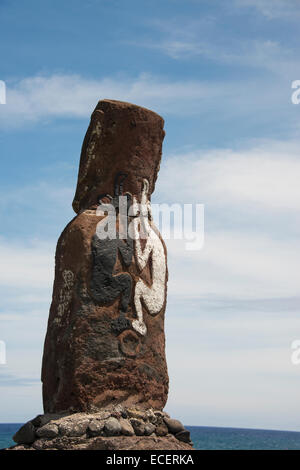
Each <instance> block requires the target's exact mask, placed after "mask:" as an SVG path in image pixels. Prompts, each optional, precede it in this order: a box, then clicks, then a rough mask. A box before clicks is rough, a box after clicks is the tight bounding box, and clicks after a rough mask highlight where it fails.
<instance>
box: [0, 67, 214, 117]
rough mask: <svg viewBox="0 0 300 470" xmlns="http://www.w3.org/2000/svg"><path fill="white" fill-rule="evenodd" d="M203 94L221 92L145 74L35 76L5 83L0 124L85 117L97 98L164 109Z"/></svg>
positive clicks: (0, 110) (212, 94) (206, 86)
mask: <svg viewBox="0 0 300 470" xmlns="http://www.w3.org/2000/svg"><path fill="white" fill-rule="evenodd" d="M207 94H209V96H215V97H217V96H221V94H222V92H221V90H219V91H218V90H216V89H215V88H214V86H213V84H209V83H202V82H199V81H193V80H190V81H171V82H170V81H168V80H163V79H159V78H158V77H153V76H150V75H147V74H142V75H140V76H139V77H137V78H133V79H130V78H128V77H124V76H123V77H115V78H102V79H99V80H92V79H85V78H83V77H80V76H78V75H52V76H48V77H46V76H36V77H29V78H26V79H24V80H21V81H19V82H16V83H15V84H9V83H8V84H7V104H6V105H5V106H2V107H1V109H0V123H1V124H2V126H5V125H18V124H22V123H24V122H27V121H29V122H30V121H36V120H39V119H42V118H46V117H72V118H82V117H88V116H90V114H91V112H92V110H93V109H94V107H95V105H96V103H97V101H98V100H100V99H104V98H113V99H116V100H122V101H130V102H136V103H139V104H140V105H144V106H153V107H156V106H158V107H159V108H162V107H165V108H164V109H166V107H167V105H169V104H170V103H171V104H172V102H174V100H175V98H177V97H180V102H181V104H182V103H183V102H184V101H185V100H187V101H188V103H190V102H191V101H192V100H195V99H196V100H200V99H205V97H206V96H207ZM173 104H174V103H173ZM179 108H180V103H177V107H176V109H177V110H178V109H179ZM171 112H172V106H171Z"/></svg>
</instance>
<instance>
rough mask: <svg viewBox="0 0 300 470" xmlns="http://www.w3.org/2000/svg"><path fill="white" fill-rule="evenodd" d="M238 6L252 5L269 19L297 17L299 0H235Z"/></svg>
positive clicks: (299, 13)
mask: <svg viewBox="0 0 300 470" xmlns="http://www.w3.org/2000/svg"><path fill="white" fill-rule="evenodd" d="M235 3H236V5H237V6H239V7H253V8H255V9H256V10H257V11H259V12H260V13H262V14H263V15H264V16H265V17H267V18H269V19H275V18H279V19H284V18H288V19H293V20H295V19H297V18H299V15H300V11H299V0H235Z"/></svg>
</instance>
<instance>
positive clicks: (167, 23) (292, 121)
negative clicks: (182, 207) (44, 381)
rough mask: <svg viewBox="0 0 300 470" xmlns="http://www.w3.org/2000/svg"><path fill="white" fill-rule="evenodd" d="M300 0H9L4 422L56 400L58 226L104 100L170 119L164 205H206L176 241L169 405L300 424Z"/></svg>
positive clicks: (1, 49)
mask: <svg viewBox="0 0 300 470" xmlns="http://www.w3.org/2000/svg"><path fill="white" fill-rule="evenodd" d="M299 19H300V2H299V0H228V1H226V2H224V1H222V0H184V1H183V0H149V1H147V0H139V1H137V0H127V1H126V2H125V1H123V0H86V1H85V2H82V1H78V0H72V1H71V0H60V1H58V0H51V1H50V0H44V1H43V2H40V1H38V0H27V2H20V1H16V0H0V55H1V57H2V60H1V64H0V80H3V81H5V84H6V90H7V96H6V101H7V103H6V104H0V155H1V172H0V216H1V218H0V227H1V230H0V259H1V268H0V299H1V300H0V340H2V341H5V343H6V348H7V364H6V365H0V396H1V400H0V422H24V421H25V420H28V419H31V418H32V417H34V416H35V415H37V414H38V413H41V412H42V400H41V383H40V368H41V356H42V350H43V342H44V337H45V333H46V326H47V319H48V312H49V306H50V302H51V295H52V285H53V277H54V253H55V246H56V242H57V238H58V237H59V235H60V233H61V231H62V230H63V229H64V227H65V225H66V224H67V223H68V222H69V221H70V220H71V218H73V216H74V212H73V211H72V208H71V203H72V200H73V196H74V192H75V187H76V181H77V171H78V163H79V156H80V149H81V144H82V140H83V137H84V134H85V132H86V129H87V127H88V124H89V117H90V114H91V112H92V111H93V109H94V107H95V105H96V103H97V101H98V100H99V99H103V98H110V99H116V100H124V101H130V102H133V103H135V104H138V105H141V106H146V107H148V108H150V109H152V110H154V111H156V112H157V113H159V114H161V115H162V116H163V118H164V119H165V130H166V137H165V140H164V145H163V159H162V165H161V170H160V173H159V177H158V181H157V186H156V191H155V193H154V195H153V198H152V200H153V202H156V203H158V202H166V203H194V204H196V203H198V204H204V207H205V242H204V247H203V249H202V250H199V251H193V252H189V251H187V250H186V249H185V243H184V241H182V240H168V241H167V247H168V263H169V285H168V305H167V311H166V341H167V359H168V367H169V375H170V393H169V400H168V403H167V406H166V410H167V411H168V412H169V413H170V414H171V415H173V416H174V417H176V418H178V419H181V420H182V421H183V422H184V423H185V424H186V425H203V426H225V427H244V428H263V429H283V430H296V431H300V424H299V412H300V401H299V390H300V377H299V376H300V365H295V364H292V362H291V354H292V351H293V350H292V349H291V343H292V342H293V341H294V340H297V339H300V312H299V307H300V303H299V300H300V294H299V266H300V242H299V234H300V221H299V212H300V207H299V201H300V185H299V178H300V159H299V148H300V105H296V104H293V103H292V100H291V96H292V92H293V90H292V88H291V87H292V82H293V81H294V80H299V79H300V63H299V53H298V43H299V40H298V39H299V33H298V30H299Z"/></svg>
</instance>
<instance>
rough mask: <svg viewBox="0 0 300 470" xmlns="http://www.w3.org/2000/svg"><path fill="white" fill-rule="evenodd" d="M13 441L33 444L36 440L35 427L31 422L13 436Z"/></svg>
mask: <svg viewBox="0 0 300 470" xmlns="http://www.w3.org/2000/svg"><path fill="white" fill-rule="evenodd" d="M13 440H14V441H15V442H18V443H19V444H32V442H33V441H34V440H35V427H34V425H33V424H32V423H31V422H30V421H29V422H28V423H26V424H24V425H23V426H22V427H21V428H20V429H19V430H18V431H17V432H16V434H15V435H14V436H13Z"/></svg>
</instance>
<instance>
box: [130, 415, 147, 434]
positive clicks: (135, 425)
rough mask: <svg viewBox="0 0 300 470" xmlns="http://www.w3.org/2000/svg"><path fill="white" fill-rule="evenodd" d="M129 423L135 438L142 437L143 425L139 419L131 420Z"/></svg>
mask: <svg viewBox="0 0 300 470" xmlns="http://www.w3.org/2000/svg"><path fill="white" fill-rule="evenodd" d="M130 423H131V424H132V427H133V429H134V432H135V434H136V435H137V436H143V435H144V433H145V423H144V422H143V421H142V420H141V419H136V418H131V419H130Z"/></svg>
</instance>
